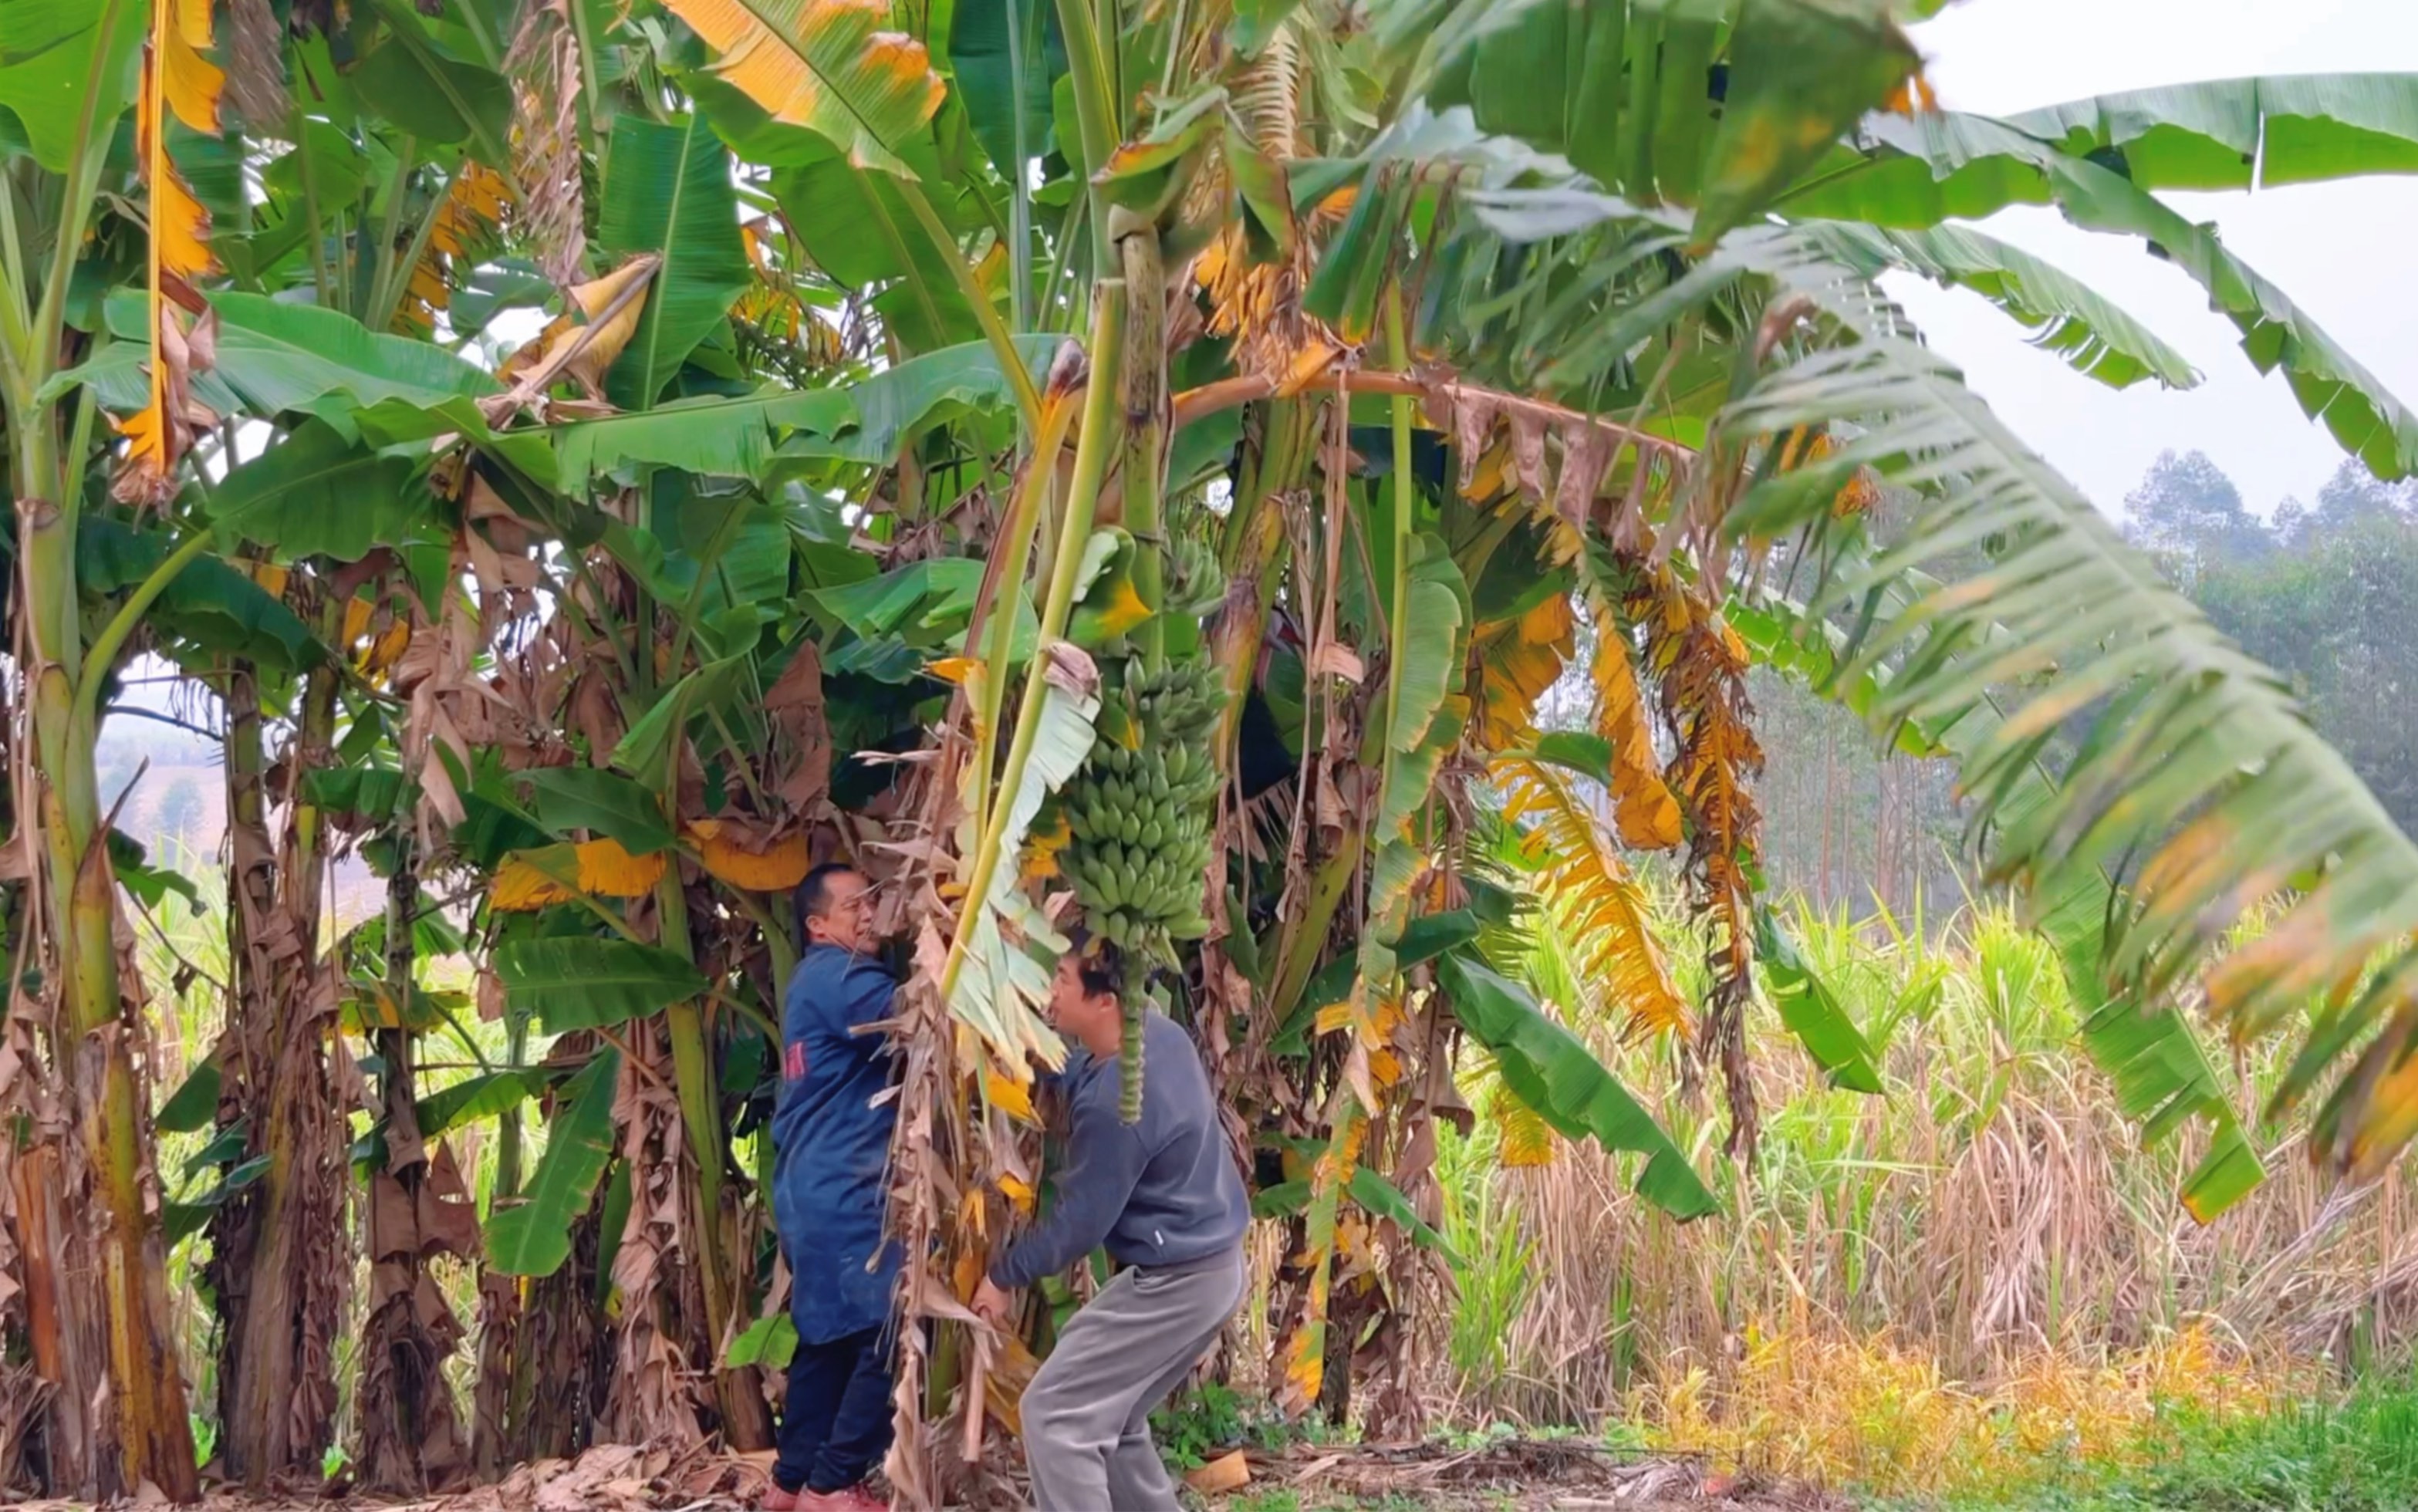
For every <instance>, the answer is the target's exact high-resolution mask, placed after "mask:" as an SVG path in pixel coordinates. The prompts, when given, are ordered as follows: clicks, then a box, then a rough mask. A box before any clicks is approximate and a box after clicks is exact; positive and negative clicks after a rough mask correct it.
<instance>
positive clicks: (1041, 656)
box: [941, 281, 1125, 1002]
mask: <svg viewBox="0 0 2418 1512" xmlns="http://www.w3.org/2000/svg"><path fill="white" fill-rule="evenodd" d="M1124 335H1125V284H1124V283H1121V282H1113V281H1111V282H1107V283H1101V284H1100V285H1099V287H1098V289H1097V290H1096V291H1095V300H1094V304H1093V307H1092V344H1091V345H1092V384H1091V389H1090V390H1089V391H1088V392H1087V393H1086V394H1085V395H1084V397H1083V434H1082V435H1081V436H1080V438H1079V439H1078V441H1077V442H1076V445H1075V476H1074V479H1073V481H1071V482H1070V483H1069V484H1068V487H1067V496H1066V512H1065V515H1064V520H1063V521H1062V522H1061V524H1060V526H1059V536H1058V541H1057V543H1056V546H1055V548H1054V551H1053V554H1052V557H1051V566H1050V573H1049V596H1048V601H1047V602H1046V603H1045V604H1044V605H1043V608H1042V613H1041V638H1040V640H1039V642H1038V644H1036V645H1035V646H1034V647H1033V660H1032V662H1031V664H1029V665H1027V667H1026V668H1025V674H1024V697H1023V700H1022V701H1021V702H1020V703H1019V704H1018V706H1017V710H1016V733H1015V735H1014V736H1013V738H1011V739H1010V741H1008V747H1007V764H1006V766H1005V767H1004V768H1003V769H1002V771H1001V772H1000V774H999V781H998V782H997V783H996V784H994V785H993V787H992V791H994V792H997V793H1000V794H1002V795H1010V796H1012V795H1013V794H1014V793H1015V792H1016V790H1017V788H1018V787H1021V786H1022V785H1023V782H1024V769H1025V766H1026V764H1027V763H1028V762H1030V761H1031V760H1032V759H1033V739H1034V737H1035V736H1036V735H1038V734H1039V732H1040V729H1041V698H1042V690H1043V679H1044V677H1045V676H1046V674H1047V672H1048V664H1049V655H1048V653H1049V648H1050V647H1052V646H1054V645H1055V644H1057V643H1058V642H1059V641H1060V640H1063V639H1064V637H1065V634H1066V619H1067V616H1068V615H1069V614H1070V613H1071V612H1072V611H1073V609H1074V606H1075V580H1076V578H1077V577H1079V575H1080V574H1081V572H1082V565H1083V549H1082V542H1084V541H1085V540H1087V539H1089V537H1090V536H1091V533H1092V516H1093V514H1094V512H1095V510H1096V509H1097V507H1098V505H1099V501H1100V481H1101V480H1102V479H1103V478H1104V477H1106V476H1107V474H1108V466H1109V454H1110V449H1111V448H1114V447H1116V446H1118V445H1119V443H1120V441H1121V440H1122V435H1121V432H1122V427H1120V426H1119V425H1118V423H1117V419H1118V416H1117V399H1118V392H1119V390H1118V383H1117V374H1116V372H1115V371H1114V370H1115V369H1116V368H1117V366H1118V365H1119V364H1120V363H1121V362H1122V360H1123V358H1124V352H1123V338H1124ZM978 775H979V774H978ZM1013 806H1014V805H1013V804H1012V803H1011V802H1008V798H1007V797H1005V796H1003V797H1002V799H1001V800H1000V801H999V802H994V803H991V804H990V805H989V819H988V821H987V823H986V824H985V825H984V827H983V832H982V837H981V839H980V841H979V842H978V843H977V845H976V847H975V849H974V858H973V864H972V867H971V868H970V869H969V871H968V872H967V874H966V892H965V905H964V907H963V908H962V909H960V911H959V912H958V915H957V927H956V934H955V937H954V938H953V939H951V940H950V941H949V955H948V960H947V962H946V963H945V964H944V965H943V966H942V967H941V1001H943V1002H946V1001H947V1000H949V998H950V996H951V995H952V994H953V993H955V992H956V986H957V974H958V973H959V972H961V971H963V970H965V965H966V942H967V940H968V939H971V938H972V934H973V926H974V920H975V918H976V917H977V915H978V911H979V910H980V909H983V908H984V907H986V906H987V905H986V900H987V899H988V897H989V896H990V879H991V877H992V876H993V874H995V873H996V872H997V871H998V870H999V860H1000V852H1001V851H1002V849H1003V848H1005V844H1006V838H1007V835H1006V832H1007V817H1008V813H1009V810H1010V809H1011V808H1012V807H1013Z"/></svg>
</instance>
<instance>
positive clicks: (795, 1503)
mask: <svg viewBox="0 0 2418 1512" xmlns="http://www.w3.org/2000/svg"><path fill="white" fill-rule="evenodd" d="M813 1494H814V1493H813V1492H812V1491H809V1490H805V1489H803V1488H802V1489H798V1490H794V1491H785V1490H783V1489H781V1488H780V1487H779V1486H778V1485H768V1486H766V1487H765V1488H764V1494H763V1495H762V1496H760V1497H758V1498H757V1499H756V1504H757V1506H758V1507H759V1508H761V1509H762V1512H799V1509H800V1508H801V1507H803V1506H804V1505H805V1504H806V1502H805V1498H807V1497H809V1496H812V1495H813Z"/></svg>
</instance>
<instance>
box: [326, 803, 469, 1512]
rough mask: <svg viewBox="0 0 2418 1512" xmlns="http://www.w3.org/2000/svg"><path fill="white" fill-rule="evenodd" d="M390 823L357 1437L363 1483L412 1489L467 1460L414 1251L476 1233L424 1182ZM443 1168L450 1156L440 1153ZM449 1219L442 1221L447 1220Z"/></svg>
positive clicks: (443, 1319) (458, 1245)
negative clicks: (378, 1149)
mask: <svg viewBox="0 0 2418 1512" xmlns="http://www.w3.org/2000/svg"><path fill="white" fill-rule="evenodd" d="M393 834H394V870H393V874H392V875H391V876H390V878H388V881H387V910H386V993H387V999H388V1006H389V1009H390V1012H391V1013H392V1014H393V1016H394V1017H393V1026H392V1027H390V1028H384V1029H380V1030H379V1031H377V1036H376V1043H377V1053H378V1059H379V1061H380V1062H381V1063H382V1069H381V1073H380V1087H379V1092H380V1094H381V1095H380V1098H379V1108H378V1111H379V1112H380V1113H381V1114H382V1115H383V1118H384V1122H385V1124H386V1159H385V1161H384V1163H383V1165H382V1167H381V1168H380V1169H378V1170H377V1171H376V1172H375V1174H373V1175H372V1177H371V1178H370V1204H369V1208H370V1213H369V1239H370V1254H369V1260H370V1275H371V1281H370V1288H371V1295H370V1315H369V1319H368V1321H366V1322H365V1323H364V1324H363V1325H362V1330H361V1348H360V1359H361V1375H360V1386H359V1387H358V1389H357V1393H356V1398H355V1399H356V1400H357V1401H358V1402H359V1403H360V1407H359V1409H358V1411H359V1416H360V1452H359V1453H358V1454H357V1455H356V1456H355V1459H356V1460H357V1461H358V1462H359V1464H360V1467H361V1480H362V1484H364V1485H365V1486H369V1487H372V1488H375V1489H380V1490H390V1491H398V1492H402V1493H405V1494H409V1495H421V1494H425V1493H426V1492H427V1491H429V1490H432V1489H438V1488H441V1487H445V1486H448V1485H450V1484H452V1483H453V1482H455V1481H457V1480H458V1479H460V1478H461V1476H462V1474H463V1473H464V1472H465V1471H466V1470H467V1465H468V1459H467V1454H466V1446H465V1444H464V1442H463V1436H462V1429H461V1425H460V1423H459V1421H458V1419H456V1417H455V1416H454V1412H453V1397H452V1394H451V1392H450V1391H448V1390H447V1388H446V1384H445V1379H444V1375H443V1373H442V1372H443V1367H444V1364H445V1360H446V1357H447V1356H449V1355H451V1353H452V1352H453V1346H454V1345H455V1344H456V1343H458V1342H459V1341H460V1339H461V1336H462V1326H461V1324H460V1323H459V1322H457V1321H455V1320H454V1318H453V1315H452V1312H451V1309H450V1308H448V1307H447V1306H446V1304H445V1300H444V1298H443V1297H442V1296H441V1295H440V1294H439V1293H438V1292H437V1291H436V1283H435V1281H434V1280H433V1279H432V1278H431V1277H430V1276H429V1275H427V1273H426V1271H425V1269H424V1266H423V1260H424V1259H425V1257H426V1256H427V1255H428V1254H429V1253H431V1252H432V1251H434V1250H437V1249H449V1248H450V1249H452V1250H453V1251H454V1252H455V1253H463V1252H465V1251H466V1250H467V1248H470V1247H474V1246H475V1245H476V1244H477V1228H476V1220H475V1218H471V1219H470V1228H469V1231H468V1233H467V1236H466V1235H465V1234H464V1233H463V1232H462V1230H461V1227H460V1225H461V1224H462V1222H463V1220H464V1219H465V1218H467V1217H469V1214H467V1213H449V1212H447V1211H446V1210H447V1208H448V1207H449V1206H450V1204H448V1203H447V1202H446V1200H445V1198H446V1194H444V1193H442V1192H440V1191H435V1190H432V1189H431V1186H432V1184H431V1182H430V1176H431V1164H430V1160H429V1156H428V1150H427V1147H426V1145H425V1144H423V1143H422V1142H421V1134H420V1116H419V1111H418V1107H417V1104H416V1101H415V1096H416V1094H415V1092H414V1079H415V1078H414V1077H413V1074H412V1065H411V1058H412V1050H413V1046H412V1031H411V1030H410V1028H409V1025H410V1023H411V1011H412V963H413V951H412V924H413V921H414V919H415V917H416V915H417V914H418V912H419V909H420V870H419V863H418V858H417V856H416V854H415V853H414V851H413V848H412V846H413V842H412V834H411V826H410V822H409V820H408V818H407V817H406V818H404V819H402V820H399V821H398V822H397V823H396V825H395V827H394V831H393ZM447 1168H449V1169H450V1168H451V1167H450V1163H448V1167H447ZM449 1226H450V1227H449Z"/></svg>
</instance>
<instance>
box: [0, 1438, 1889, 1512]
mask: <svg viewBox="0 0 2418 1512" xmlns="http://www.w3.org/2000/svg"><path fill="white" fill-rule="evenodd" d="M770 1459H771V1456H770V1455H747V1456H731V1455H717V1454H707V1453H692V1454H685V1455H680V1454H671V1453H667V1452H666V1451H662V1450H648V1449H638V1448H633V1447H630V1446H627V1445H620V1444H605V1445H600V1446H598V1447H596V1448H593V1449H590V1450H589V1451H588V1452H587V1453H586V1454H583V1455H581V1456H580V1457H579V1458H578V1459H575V1460H571V1461H564V1460H559V1459H549V1460H542V1461H539V1462H537V1463H535V1464H529V1465H524V1466H522V1467H520V1468H519V1469H517V1470H515V1471H513V1473H512V1474H510V1475H508V1476H506V1477H505V1478H504V1479H503V1480H502V1481H500V1482H498V1483H497V1484H495V1485H492V1486H482V1487H479V1488H476V1489H470V1490H466V1491H461V1492H457V1493H455V1494H451V1495H446V1496H436V1497H427V1498H422V1499H418V1500H410V1499H403V1498H395V1497H373V1496H368V1495H360V1494H349V1493H347V1492H345V1491H344V1489H343V1488H342V1487H330V1488H326V1489H319V1488H313V1489H307V1490H306V1489H300V1488H297V1489H296V1491H295V1492H294V1493H292V1494H288V1495H283V1496H280V1495H273V1494H272V1495H258V1494H253V1493H247V1492H242V1491H236V1490H230V1489H211V1490H210V1491H209V1493H208V1495H207V1498H206V1499H205V1501H204V1503H203V1508H202V1512H335V1509H338V1508H357V1509H360V1512H748V1509H752V1508H753V1507H754V1506H755V1505H756V1504H757V1499H758V1497H759V1496H760V1495H761V1494H762V1491H763V1489H764V1487H765V1485H766V1483H767V1481H766V1472H767V1470H768V1469H769V1461H770ZM1244 1460H1245V1464H1246V1466H1247V1470H1248V1473H1249V1478H1248V1480H1247V1482H1246V1483H1245V1484H1244V1485H1243V1486H1241V1487H1240V1488H1239V1489H1236V1490H1234V1491H1233V1492H1232V1493H1231V1494H1229V1495H1224V1496H1217V1497H1206V1498H1201V1504H1203V1505H1205V1506H1207V1507H1210V1508H1220V1507H1223V1508H1248V1509H1254V1512H1256V1509H1258V1508H1262V1507H1278V1506H1281V1507H1286V1508H1288V1512H1292V1509H1297V1512H1329V1509H1335V1512H1364V1509H1366V1512H1848V1506H1849V1504H1847V1503H1845V1502H1843V1501H1840V1500H1837V1499H1836V1498H1832V1497H1828V1496H1824V1495H1822V1494H1820V1493H1817V1492H1814V1491H1812V1490H1808V1489H1803V1488H1791V1487H1787V1486H1782V1485H1777V1484H1772V1483H1768V1482H1757V1481H1754V1480H1752V1479H1741V1478H1738V1477H1734V1476H1729V1475H1722V1474H1712V1473H1710V1472H1708V1471H1706V1469H1705V1468H1704V1467H1703V1466H1701V1465H1698V1464H1695V1463H1693V1462H1691V1461H1688V1460H1684V1459H1638V1458H1630V1457H1622V1456H1616V1455H1614V1454H1612V1453H1610V1452H1608V1451H1605V1450H1603V1449H1599V1448H1597V1447H1595V1446H1594V1445H1591V1444H1586V1443H1578V1442H1575V1441H1571V1442H1518V1441H1514V1442H1509V1443H1496V1444H1489V1445H1487V1446H1485V1447H1482V1448H1475V1449H1457V1448H1452V1447H1449V1446H1445V1445H1435V1444H1412V1445H1399V1446H1387V1445H1354V1446H1352V1447H1348V1448H1319V1447H1302V1448H1296V1449H1292V1450H1288V1451H1286V1452H1285V1453H1283V1454H1260V1453H1256V1452H1254V1453H1251V1454H1248V1455H1247V1456H1245V1457H1244ZM1223 1468H1224V1469H1225V1470H1226V1471H1227V1474H1228V1476H1229V1478H1230V1479H1231V1477H1232V1474H1233V1472H1234V1471H1235V1469H1236V1468H1237V1467H1234V1466H1232V1465H1229V1466H1225V1467H1223ZM1002 1504H1010V1503H1007V1502H1005V1501H1002ZM16 1505H18V1506H21V1507H23V1509H24V1512H69V1509H71V1508H72V1509H77V1512H81V1508H82V1505H83V1504H78V1503H70V1502H41V1501H36V1502H21V1503H17V1504H16ZM132 1505H133V1506H136V1507H145V1506H159V1507H161V1508H164V1507H165V1503H164V1502H161V1501H159V1500H158V1499H156V1498H144V1499H138V1500H136V1501H135V1502H134V1503H133V1504H132Z"/></svg>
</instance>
